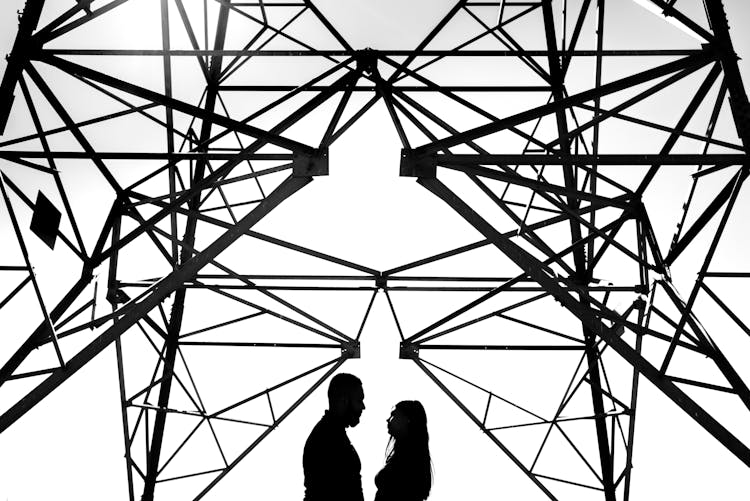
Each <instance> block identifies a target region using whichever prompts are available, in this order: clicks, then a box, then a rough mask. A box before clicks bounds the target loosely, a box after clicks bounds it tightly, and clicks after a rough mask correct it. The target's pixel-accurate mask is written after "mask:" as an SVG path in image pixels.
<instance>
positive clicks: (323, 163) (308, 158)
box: [292, 148, 328, 177]
mask: <svg viewBox="0 0 750 501" xmlns="http://www.w3.org/2000/svg"><path fill="white" fill-rule="evenodd" d="M292 173H293V175H294V176H295V177H310V176H327V175H328V148H324V149H320V150H316V151H315V153H313V154H309V153H298V152H295V153H294V155H293V156H292Z"/></svg>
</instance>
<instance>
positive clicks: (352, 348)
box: [341, 341, 360, 358]
mask: <svg viewBox="0 0 750 501" xmlns="http://www.w3.org/2000/svg"><path fill="white" fill-rule="evenodd" d="M341 355H342V356H343V357H346V358H360V351H359V341H350V342H348V343H346V344H343V345H341Z"/></svg>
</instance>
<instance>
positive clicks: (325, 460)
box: [302, 373, 432, 501]
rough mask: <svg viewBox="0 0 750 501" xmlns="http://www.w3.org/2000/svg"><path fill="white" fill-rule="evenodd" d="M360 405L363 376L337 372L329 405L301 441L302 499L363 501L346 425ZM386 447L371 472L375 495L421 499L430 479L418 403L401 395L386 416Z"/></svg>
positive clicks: (386, 500) (394, 500)
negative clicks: (383, 457)
mask: <svg viewBox="0 0 750 501" xmlns="http://www.w3.org/2000/svg"><path fill="white" fill-rule="evenodd" d="M364 409H365V393H364V390H363V388H362V381H360V380H359V378H357V377H356V376H353V375H352V374H346V373H339V374H336V375H335V376H334V377H333V379H331V383H330V384H329V386H328V410H327V411H326V412H325V414H324V415H323V417H322V418H321V419H320V421H319V422H318V424H316V425H315V427H314V428H313V430H312V432H310V436H309V437H308V438H307V442H306V443H305V451H304V454H303V457H302V465H303V467H304V470H305V498H304V501H363V499H364V497H363V495H362V476H361V474H360V468H361V464H360V462H359V456H358V455H357V451H356V450H354V447H353V446H352V444H351V442H350V441H349V437H348V436H347V435H346V428H347V427H349V426H352V427H353V426H357V424H359V418H360V416H361V415H362V411H363V410H364ZM388 434H389V435H390V439H389V441H388V449H387V450H388V453H387V457H386V460H385V466H384V467H383V469H382V470H380V472H379V473H378V474H377V475H376V476H375V485H376V486H377V488H378V491H377V494H376V495H375V501H423V500H425V499H427V496H428V495H429V493H430V487H431V485H432V468H431V463H430V449H429V436H428V434H427V416H426V415H425V412H424V407H422V404H421V403H419V402H418V401H416V400H405V401H402V402H399V403H398V404H396V406H395V407H394V408H393V411H392V412H391V416H390V418H388Z"/></svg>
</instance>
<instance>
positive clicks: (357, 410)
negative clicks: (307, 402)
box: [345, 386, 365, 427]
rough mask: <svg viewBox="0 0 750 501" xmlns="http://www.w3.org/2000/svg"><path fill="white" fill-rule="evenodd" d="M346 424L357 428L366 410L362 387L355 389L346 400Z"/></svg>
mask: <svg viewBox="0 0 750 501" xmlns="http://www.w3.org/2000/svg"><path fill="white" fill-rule="evenodd" d="M346 402H347V407H346V416H345V417H346V423H347V426H351V427H354V426H357V425H358V424H359V418H360V416H362V411H363V410H365V392H364V390H363V389H362V387H361V386H360V387H357V388H353V389H352V391H351V392H349V395H347V398H346Z"/></svg>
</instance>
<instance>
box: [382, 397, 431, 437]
mask: <svg viewBox="0 0 750 501" xmlns="http://www.w3.org/2000/svg"><path fill="white" fill-rule="evenodd" d="M388 433H389V434H390V435H391V436H392V437H393V438H394V439H396V440H398V439H404V440H409V441H411V440H418V439H424V441H425V443H426V442H427V440H429V437H428V434H427V415H426V414H425V412H424V407H422V404H421V403H419V401H418V400H404V401H401V402H399V403H397V404H396V406H395V407H394V408H393V411H392V412H391V417H390V418H388ZM419 441H421V440H419Z"/></svg>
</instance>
